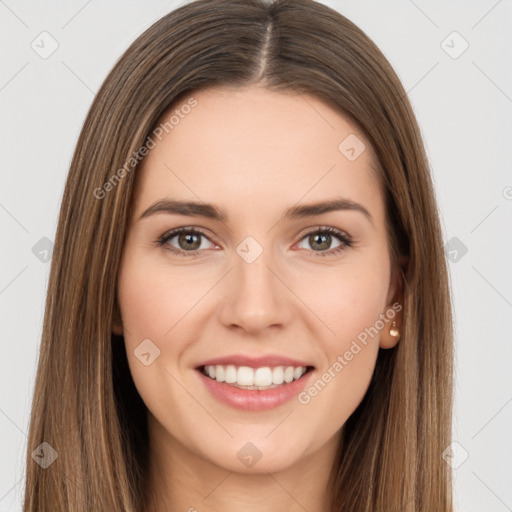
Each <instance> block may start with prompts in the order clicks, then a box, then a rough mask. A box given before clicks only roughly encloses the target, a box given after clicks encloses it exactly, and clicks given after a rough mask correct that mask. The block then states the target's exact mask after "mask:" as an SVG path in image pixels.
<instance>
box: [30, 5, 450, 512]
mask: <svg viewBox="0 0 512 512" xmlns="http://www.w3.org/2000/svg"><path fill="white" fill-rule="evenodd" d="M254 83H262V84H264V85H265V86H266V87H268V88H269V89H270V90H275V91H286V90H287V91H292V92H293V91H294V92H296V93H309V94H313V95H315V96H316V97H318V98H320V99H321V100H323V101H325V102H326V103H327V104H328V105H329V106H331V107H332V108H334V109H337V110H338V111H340V112H341V113H343V114H345V115H346V116H348V117H349V118H350V119H351V120H352V121H353V122H355V123H357V125H358V126H359V127H360V129H361V130H362V131H363V133H364V134H365V135H366V137H367V139H368V141H369V142H370V144H371V145H372V147H373V149H374V151H375V154H376V156H377V158H378V162H379V166H380V169H381V173H382V180H383V183H384V188H385V194H386V205H387V217H388V232H389V238H390V240H391V242H392V244H391V248H392V251H393V262H394V263H395V264H396V262H397V261H398V256H400V255H402V256H405V257H406V258H408V259H407V265H406V266H404V268H403V269H402V272H403V313H402V317H401V319H402V325H401V331H402V336H401V340H400V342H399V343H398V345H397V346H396V347H395V348H393V349H388V350H380V351H379V355H378V360H377V365H376V368H375V372H374V375H373V378H372V381H371V383H370V387H369V389H368V391H367V393H366V395H365V397H364V399H363V401H362V402H361V403H360V405H359V406H358V408H357V409H356V411H355V412H354V413H353V414H352V415H351V417H350V418H349V419H348V420H347V422H346V424H345V429H344V442H343V449H342V450H340V453H339V454H338V457H337V463H336V466H335V467H334V468H333V470H332V478H331V484H332V485H331V488H330V490H329V491H330V493H331V498H332V504H333V506H332V510H333V511H338V512H349V511H351V512H362V511H368V512H369V511H383V512H384V511H385V512H392V511H397V512H398V511H401V512H432V511H434V510H435V511H436V512H447V511H449V510H451V507H452V488H451V485H452V484H451V473H450V468H449V466H448V464H446V463H445V461H444V460H443V459H442V457H441V454H442V452H443V450H444V449H445V448H446V447H447V446H448V445H449V444H450V441H451V414H452V358H453V355H452V350H453V349H452V337H453V334H452V316H451V304H450V297H449V283H448V277H447V269H446V261H445V257H444V252H443V245H442V233H441V229H440V223H439V216H438V212H437V207H436V202H435V195H434V190H433V185H432V182H431V177H430V170H429V164H428V161H427V158H426V155H425V150H424V146H423V142H422V139H421V134H420V130H419V128H418V125H417V122H416V119H415V116H414V114H413V111H412V109H411V106H410V103H409V101H408V98H407V95H406V92H405V91H404V89H403V87H402V85H401V83H400V81H399V79H398V77H397V76H396V74H395V72H394V71H393V69H392V68H391V66H390V64H389V63H388V61H387V60H386V59H385V57H384V56H383V54H382V53H381V52H380V50H379V49H378V48H377V47H376V46H375V44H374V43H373V42H372V41H371V40H370V39H369V38H368V37H367V36H366V35H365V34H364V33H363V32H362V31H361V30H360V29H359V28H358V27H356V26H355V25H354V24H353V23H352V22H350V21H349V20H348V19H346V18H345V17H344V16H342V15H341V14H340V13H338V12H336V11H335V10H333V9H331V8H329V7H326V6H324V5H322V4H319V3H317V2H315V1H311V0H277V1H275V2H268V1H265V0H215V1H211V0H197V1H193V2H191V3H188V4H186V5H184V6H181V7H180V8H178V9H176V10H175V11H173V12H171V13H169V14H168V15H166V16H164V17H163V18H162V19H160V20H159V21H158V22H156V23H155V24H154V25H152V26H151V27H150V28H149V29H148V30H147V31H145V32H144V33H143V34H142V35H141V36H140V37H139V38H138V39H137V40H136V41H135V42H134V43H133V44H132V45H131V46H130V47H129V48H128V50H127V51H126V52H125V53H124V54H123V55H122V57H121V58H120V59H119V61H118V62H117V63H116V65H115V66H114V68H113V69H112V71H111V72H110V74H109V75H108V77H107V78H106V80H105V82H104V83H103V85H102V86H101V88H100V90H99V92H98V94H97V95H96V97H95V99H94V102H93V104H92V106H91V108H90V111H89V113H88V115H87V118H86V120H85V123H84V126H83V129H82V132H81V134H80V137H79V140H78V143H77V147H76V150H75V153H74V156H73V159H72V162H71V167H70V170H69V175H68V178H67V182H66V186H65V190H64V194H63V198H62V205H61V210H60V216H59V221H58V227H57V233H56V240H55V245H54V253H53V260H52V264H51V273H50V279H49V286H48V294H47V301H46V310H45V316H44V325H43V334H42V342H41V352H40V358H39V366H38V370H37V379H36V383H35V390H34V399H33V406H32V415H31V421H30V433H29V442H28V453H27V460H26V464H27V471H26V489H25V502H24V509H23V510H24V511H25V512H36V511H42V510H61V511H63V510H66V511H72V512H83V511H84V510H95V511H108V512H116V511H119V512H120V511H123V512H136V511H140V510H142V507H143V503H144V501H145V498H144V493H145V475H146V470H147V467H148V461H147V453H148V451H149V450H148V449H147V446H148V435H147V429H146V408H145V405H144V403H143V402H142V400H141V398H140V396H139V395H138V393H137V391H136V389H135V386H134V384H133V381H132V379H131V375H130V372H129V368H128V364H127V358H126V353H125V349H124V344H123V343H122V341H123V340H122V337H117V336H115V335H113V334H112V325H113V321H114V319H117V318H119V308H118V304H117V299H116V287H117V274H118V269H119V265H120V261H121V256H122V251H123V244H124V239H125V234H126V229H127V219H128V216H129V214H130V211H131V210H130V209H131V195H132V189H133V184H134V179H135V175H136V172H137V163H138V159H137V158H134V155H139V150H140V148H142V147H143V146H145V145H146V144H147V141H148V136H149V134H150V133H151V131H152V130H153V129H154V127H155V123H156V122H157V120H158V119H159V118H160V116H161V115H162V113H163V112H165V111H166V110H167V109H168V108H169V107H170V106H171V105H173V104H174V103H175V102H176V101H177V100H178V99H180V98H185V97H187V95H191V94H192V92H193V91H194V90H198V89H200V88H205V87H209V86H214V85H227V86H234V87H238V86H245V85H250V84H254ZM340 142H341V141H340ZM123 169H124V171H123ZM43 442H46V443H48V444H49V445H50V446H51V447H52V448H53V450H55V454H57V455H58V456H57V458H56V459H55V460H54V461H53V463H52V464H51V465H49V467H47V468H46V469H44V468H43V467H42V466H41V465H40V464H37V463H36V462H35V458H34V457H32V455H31V454H32V452H33V451H34V450H35V449H36V448H37V447H38V446H39V445H40V444H41V443H43ZM45 446H46V445H45ZM46 449H48V447H46ZM41 453H44V450H43V451H42V452H41ZM51 453H53V452H51Z"/></svg>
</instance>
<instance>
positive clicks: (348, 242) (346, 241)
mask: <svg viewBox="0 0 512 512" xmlns="http://www.w3.org/2000/svg"><path fill="white" fill-rule="evenodd" d="M181 233H188V234H194V235H202V236H204V237H205V238H207V239H208V240H210V239H209V238H208V236H207V235H206V233H204V232H203V231H202V230H201V229H199V228H190V227H182V228H176V229H173V230H171V231H167V232H166V233H164V234H163V235H162V236H160V237H159V238H157V240H156V244H157V246H158V247H163V246H164V245H165V244H167V242H168V241H169V240H172V239H173V238H174V237H175V236H176V235H179V234H181ZM324 233H328V234H329V235H333V236H335V237H336V238H337V239H338V240H339V241H340V242H342V245H340V246H339V247H336V248H334V249H329V250H327V251H312V252H313V253H315V256H321V257H325V256H330V255H333V254H337V253H340V252H342V251H344V250H345V249H347V248H349V247H352V246H353V244H354V240H353V239H352V238H351V237H350V236H349V235H348V234H347V233H345V232H343V231H340V230H338V229H335V228H331V227H321V226H319V227H318V228H317V229H315V230H313V231H310V232H309V233H306V234H305V235H304V236H303V237H302V238H301V239H300V240H303V239H304V238H306V237H309V236H311V235H318V234H324ZM210 242H211V240H210ZM163 248H164V250H166V251H170V252H172V253H173V254H176V255H177V256H180V257H188V258H190V257H192V258H194V257H197V256H199V252H200V251H199V250H195V251H182V250H180V249H176V248H175V247H172V246H170V245H169V246H168V247H163Z"/></svg>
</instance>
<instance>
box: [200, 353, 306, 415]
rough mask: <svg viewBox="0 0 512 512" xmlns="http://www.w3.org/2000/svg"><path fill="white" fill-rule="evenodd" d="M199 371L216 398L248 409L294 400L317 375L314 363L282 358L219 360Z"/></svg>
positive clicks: (266, 407)
mask: <svg viewBox="0 0 512 512" xmlns="http://www.w3.org/2000/svg"><path fill="white" fill-rule="evenodd" d="M195 370H196V371H197V375H198V376H199V379H200V380H201V381H202V382H203V385H204V386H205V388H206V389H207V391H208V392H209V393H210V394H211V396H212V397H213V398H215V399H216V400H217V401H219V402H221V403H222V404H225V405H228V406H230V407H232V408H235V409H241V410H244V411H265V410H269V409H273V408H275V407H278V406H280V405H283V404H285V403H287V402H290V401H291V400H292V399H293V398H297V396H298V395H299V393H300V392H301V391H302V390H303V389H304V388H305V387H306V385H307V384H308V382H310V381H311V379H312V378H313V377H312V376H313V375H314V374H315V367H314V366H312V365H308V364H305V363H304V362H303V361H296V360H292V359H288V358H281V357H266V358H257V359H254V358H245V357H230V358H225V359H216V360H211V361H207V362H205V363H203V364H201V365H199V366H197V367H196V368H195Z"/></svg>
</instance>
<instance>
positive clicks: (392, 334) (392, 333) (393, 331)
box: [389, 320, 400, 338]
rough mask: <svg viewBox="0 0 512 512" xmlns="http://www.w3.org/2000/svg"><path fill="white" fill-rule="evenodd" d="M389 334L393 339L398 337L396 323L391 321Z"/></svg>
mask: <svg viewBox="0 0 512 512" xmlns="http://www.w3.org/2000/svg"><path fill="white" fill-rule="evenodd" d="M389 334H391V336H393V338H397V337H399V336H400V331H399V330H398V328H397V326H396V321H395V320H393V323H392V324H391V329H389Z"/></svg>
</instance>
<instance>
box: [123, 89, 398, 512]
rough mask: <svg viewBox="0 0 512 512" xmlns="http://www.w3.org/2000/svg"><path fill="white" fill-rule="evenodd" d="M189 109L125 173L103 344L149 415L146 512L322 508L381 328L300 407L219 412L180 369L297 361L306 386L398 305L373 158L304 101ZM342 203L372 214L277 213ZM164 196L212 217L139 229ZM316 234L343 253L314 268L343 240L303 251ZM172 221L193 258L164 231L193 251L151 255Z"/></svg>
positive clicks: (293, 403)
mask: <svg viewBox="0 0 512 512" xmlns="http://www.w3.org/2000/svg"><path fill="white" fill-rule="evenodd" d="M193 97H194V98H195V99H196V100H197V102H198V104H197V106H196V107H195V108H194V109H192V110H191V112H190V113H189V114H188V115H187V116H185V117H184V119H181V120H180V122H179V124H178V125H177V126H175V127H174V129H173V130H172V131H170V132H169V134H168V135H165V134H164V137H163V138H162V140H161V141H160V142H158V143H157V145H156V147H154V148H153V149H152V150H151V151H150V153H149V154H148V155H147V157H146V158H145V159H144V161H143V163H142V166H141V167H140V168H139V169H138V170H137V181H136V187H135V191H134V196H133V201H134V202H133V205H134V210H133V216H132V218H131V219H130V220H129V229H128V233H127V238H126V242H125V247H124V254H123V259H122V262H121V267H120V271H119V284H118V300H119V306H120V310H121V317H122V324H119V325H115V326H114V332H116V333H117V334H121V333H122V334H124V339H125V343H126V349H127V354H128V361H129V365H130V370H131V373H132V375H133V379H134V382H135V385H136V387H137V390H138V391H139V393H140V395H141V397H142V399H143V400H144V402H145V404H146V405H147V407H148V410H149V416H148V427H149V434H150V444H151V448H150V461H151V462H150V473H149V499H148V504H147V509H146V510H169V509H172V510H183V511H186V510H190V511H192V510H194V509H196V510H211V511H217V510H218V511H221V510H222V511H223V512H229V511H232V510H233V511H234V510H236V511H240V510H244V511H260V510H289V511H295V510H301V511H302V510H304V509H306V510H308V511H310V512H314V511H322V510H327V508H328V503H326V501H325V499H326V498H325V495H326V492H325V489H326V487H327V483H328V478H329V473H330V470H331V467H332V465H333V463H334V462H335V460H334V454H335V452H336V449H337V447H338V444H339V443H340V440H341V434H342V432H343V429H342V427H343V425H344V423H345V422H346V420H347V419H348V418H349V416H350V415H351V414H352V413H353V411H354V410H355V409H356V407H357V406H358V405H359V403H360V402H361V400H362V398H363V396H364V395H365V393H366V390H367V388H368V385H369V383H370V379H371V376H372V372H373V369H374V365H375V361H376V358H377V354H378V350H379V347H381V348H391V347H393V346H395V344H396V343H397V338H396V337H393V336H391V335H390V333H389V328H390V326H391V323H388V324H386V326H385V327H384V328H383V329H382V330H381V332H380V334H379V335H377V336H374V337H373V338H370V339H369V340H368V343H367V344H366V346H364V345H362V344H360V345H361V347H362V349H361V350H360V351H359V352H358V353H357V355H354V357H353V359H352V360H351V361H349V362H348V363H347V364H346V365H345V366H344V367H343V369H342V371H339V372H337V373H336V372H335V377H334V378H332V379H331V380H330V382H329V383H328V384H327V385H326V386H325V387H324V388H323V389H322V390H321V392H319V393H318V394H317V395H316V396H315V397H313V398H311V400H310V402H309V403H307V404H302V403H300V402H299V401H298V400H297V399H295V398H294V399H292V400H290V401H289V402H287V403H285V404H283V405H281V406H279V407H277V408H275V409H272V410H268V411H263V412H256V411H240V410H237V409H233V408H231V407H229V406H228V405H225V404H223V403H220V402H219V401H217V399H216V398H214V397H213V396H212V395H211V394H210V393H209V391H208V390H207V389H206V387H205V386H204V385H203V382H201V379H200V377H199V375H198V372H197V370H195V369H194V368H195V366H196V365H197V364H199V363H200V362H201V361H204V360H206V359H211V358H214V357H219V356H226V355H230V354H250V355H254V356H257V355H262V354H270V353H273V354H280V355H286V356H289V357H292V358H296V359H301V360H305V361H310V362H311V364H312V365H314V366H315V370H314V372H315V375H314V376H313V377H312V378H311V380H310V381H309V382H311V383H314V382H315V381H316V380H317V379H318V378H320V376H321V375H322V374H323V373H324V372H326V371H327V370H328V368H329V367H332V366H333V363H334V362H335V361H336V360H337V358H338V356H340V355H343V354H344V353H345V352H346V351H347V350H349V348H350V346H351V343H352V342H353V340H354V339H356V337H357V336H358V334H360V333H361V332H362V331H364V330H365V328H368V327H370V326H373V325H374V324H375V322H376V320H378V319H379V315H380V314H382V313H385V312H386V311H388V310H389V309H390V308H391V307H392V304H393V303H394V302H395V301H396V300H397V299H399V298H400V296H399V293H400V289H399V282H398V280H397V278H396V277H395V276H396V274H395V273H394V272H393V271H392V270H393V269H392V268H391V261H390V256H389V245H388V244H389V241H388V233H387V231H386V228H385V215H386V211H385V203H384V194H383V191H382V189H381V186H380V182H379V180H378V179H377V173H376V170H375V167H376V163H375V159H374V155H373V153H372V149H371V147H370V145H369V143H368V142H367V141H366V140H365V138H364V136H363V135H362V134H361V133H360V131H359V129H358V128H357V126H356V125H355V124H353V123H352V122H350V121H349V120H348V118H346V117H345V116H343V115H341V114H340V113H338V112H337V111H335V110H333V109H331V108H330V107H329V106H327V105H326V104H324V103H323V102H322V101H320V100H319V99H317V98H316V97H314V96H311V95H296V94H292V93H283V92H279V93H276V92H270V91H268V90H266V89H264V88H263V86H250V87H246V88H238V89H231V88H230V89H228V88H220V87H217V88H210V89H204V90H201V91H198V92H195V93H194V94H193ZM185 101H186V100H185ZM173 108H176V106H174V107H173ZM350 134H356V135H357V137H358V138H359V139H360V140H361V141H364V143H365V145H366V150H365V151H363V153H362V154H361V155H360V156H359V157H358V158H357V159H356V160H355V161H349V160H348V159H347V158H346V157H345V156H344V155H343V154H342V153H341V152H340V151H339V149H338V146H339V144H340V142H341V141H343V140H344V139H345V137H347V136H348V135H350ZM340 196H342V197H344V198H347V199H350V200H351V201H354V202H357V203H359V204H361V205H363V206H364V207H365V208H366V209H367V210H368V212H369V213H370V214H371V217H372V220H369V219H368V218H367V217H366V216H365V215H364V214H363V213H361V212H359V211H354V210H341V211H333V212H328V213H324V214H321V215H317V216H315V217H311V218H302V219H295V220H286V219H284V217H283V215H284V212H285V210H286V209H287V208H290V207H292V206H295V205H297V204H300V205H304V204H310V203H316V202H319V201H323V200H328V199H332V198H334V197H340ZM164 198H169V199H171V198H172V199H179V200H192V201H199V202H204V203H213V204H215V205H217V207H218V208H219V209H222V210H223V211H225V213H226V215H227V220H226V221H224V222H220V221H218V220H213V219H208V218H204V217H199V216H193V217H188V216H184V215H178V214H169V213H165V212H160V213H158V214H154V215H151V216H147V217H145V218H142V219H139V217H140V216H141V214H142V213H143V212H144V211H145V210H146V209H147V208H148V207H149V206H151V205H152V204H153V203H155V202H156V201H158V200H161V199H164ZM319 226H321V227H332V228H335V229H338V230H341V231H343V232H346V233H348V234H349V235H350V236H351V237H352V239H353V246H352V247H348V246H347V247H345V249H344V250H343V251H341V252H338V253H334V254H330V255H327V256H325V257H322V256H321V255H320V253H321V252H322V251H323V252H324V253H325V252H327V251H329V250H331V249H333V248H336V247H339V246H340V245H343V242H341V241H340V240H339V239H337V238H336V237H335V236H332V238H331V241H330V244H329V241H328V242H327V243H326V245H324V246H321V245H320V247H318V245H314V243H315V240H314V239H311V237H309V236H308V235H309V234H310V233H314V232H315V229H316V228H318V227H319ZM178 227H197V228H201V229H202V231H204V232H205V233H206V237H200V238H199V241H200V242H201V245H200V248H199V249H194V250H192V251H191V250H190V249H188V247H189V246H187V245H186V244H187V241H183V240H182V241H181V245H180V238H179V236H175V237H174V238H173V239H172V240H169V241H168V242H167V243H166V244H167V247H169V246H171V247H174V248H175V249H181V250H182V251H186V250H187V249H188V250H189V254H190V253H191V252H195V253H196V254H199V255H198V256H197V257H191V256H187V255H185V256H183V257H180V256H177V255H175V254H173V253H172V252H170V251H168V250H165V248H164V247H165V246H158V245H157V244H156V243H155V240H157V239H158V238H159V237H160V236H161V235H163V234H165V233H166V232H167V231H169V230H171V229H174V228H178ZM247 236H251V237H253V238H254V239H255V240H256V241H257V243H258V244H259V245H260V246H261V248H262V249H263V252H262V254H261V255H260V256H259V257H258V258H257V259H256V260H255V261H254V262H252V263H247V262H246V261H245V260H244V259H242V258H241V257H240V256H239V254H238V253H237V251H236V249H237V247H238V246H239V244H240V243H241V242H242V241H243V240H244V239H245V238H246V237H247ZM188 243H190V242H188ZM197 247H199V245H197ZM315 249H316V250H315ZM398 318H399V316H398V315H397V316H396V317H395V320H396V319H398ZM398 323H399V322H398ZM147 338H149V339H150V340H152V342H153V343H154V344H155V345H156V346H157V347H158V348H159V350H160V355H159V357H158V358H156V359H155V360H154V362H152V364H150V365H149V366H145V365H144V364H142V363H141V361H140V360H139V359H138V358H137V357H136V356H135V355H134V350H135V349H136V348H137V346H138V345H139V344H140V343H141V341H142V340H144V339H147ZM248 441H250V442H252V443H253V444H254V445H255V446H256V447H257V448H258V450H259V451H260V452H261V454H262V457H261V459H260V460H259V461H258V462H257V463H256V464H255V465H254V466H252V467H246V466H245V465H244V464H242V463H241V461H240V460H239V458H238V457H237V453H238V451H239V450H240V449H241V448H242V447H243V446H244V445H245V444H246V443H247V442H248Z"/></svg>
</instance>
